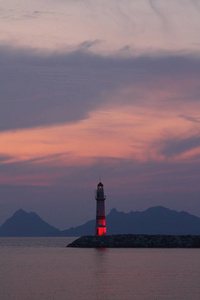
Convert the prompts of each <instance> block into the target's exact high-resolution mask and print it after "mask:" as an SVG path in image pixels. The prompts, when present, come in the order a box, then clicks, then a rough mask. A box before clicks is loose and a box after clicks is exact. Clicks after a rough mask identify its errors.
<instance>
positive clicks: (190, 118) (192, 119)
mask: <svg viewBox="0 0 200 300" xmlns="http://www.w3.org/2000/svg"><path fill="white" fill-rule="evenodd" d="M179 117H180V118H183V119H185V120H187V121H189V122H192V123H198V124H200V118H194V117H190V116H186V115H183V114H181V115H179Z"/></svg>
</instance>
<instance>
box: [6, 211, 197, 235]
mask: <svg viewBox="0 0 200 300" xmlns="http://www.w3.org/2000/svg"><path fill="white" fill-rule="evenodd" d="M106 226H107V234H108V235H109V234H129V233H130V234H162V235H200V218H198V217H195V216H193V215H191V214H189V213H187V212H184V211H182V212H177V211H175V210H170V209H168V208H165V207H162V206H156V207H151V208H149V209H147V210H145V211H142V212H139V211H135V212H133V211H131V212H130V213H124V212H118V211H117V210H116V209H115V208H113V209H112V210H111V211H110V213H109V214H108V215H107V216H106ZM94 232H95V220H91V221H88V222H86V223H85V224H83V225H81V226H77V227H72V228H70V229H68V230H63V231H60V230H59V229H57V228H55V227H53V226H51V225H49V224H48V223H46V222H45V221H43V220H42V219H41V218H40V217H39V216H38V215H37V214H36V213H33V212H30V213H27V212H25V211H24V210H22V209H20V210H18V211H17V212H16V213H15V214H14V215H13V216H12V217H11V218H9V219H8V220H7V221H6V222H5V223H4V224H3V225H2V226H1V227H0V236H10V237H11V236H35V237H36V236H82V235H94Z"/></svg>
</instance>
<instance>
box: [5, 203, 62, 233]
mask: <svg viewBox="0 0 200 300" xmlns="http://www.w3.org/2000/svg"><path fill="white" fill-rule="evenodd" d="M59 235H60V230H59V229H57V228H55V227H53V226H51V225H49V224H48V223H46V222H45V221H43V220H42V219H41V218H40V217H39V216H38V215H37V214H36V213H34V212H30V213H27V212H25V211H24V210H23V209H19V210H18V211H17V212H16V213H15V214H14V215H13V216H12V217H11V218H9V219H8V220H7V221H5V223H3V225H2V226H1V227H0V236H4V237H5V236H7V237H14V236H18V237H19V236H29V237H31V236H35V237H36V236H59Z"/></svg>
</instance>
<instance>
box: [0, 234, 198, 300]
mask: <svg viewBox="0 0 200 300" xmlns="http://www.w3.org/2000/svg"><path fill="white" fill-rule="evenodd" d="M72 240H73V238H0V280H1V284H0V300H28V299H30V300H46V299H48V300H66V299H83V300H96V299H99V300H100V299H101V300H103V299H111V300H112V299H113V300H114V299H119V300H123V299H130V300H131V299H145V300H162V299H168V300H176V299H180V300H184V299H188V300H189V299H190V300H197V299H198V300H199V299H200V249H76V248H66V247H65V246H66V245H67V244H68V243H69V242H71V241H72Z"/></svg>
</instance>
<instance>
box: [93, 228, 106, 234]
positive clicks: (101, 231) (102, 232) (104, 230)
mask: <svg viewBox="0 0 200 300" xmlns="http://www.w3.org/2000/svg"><path fill="white" fill-rule="evenodd" d="M95 235H106V227H96V229H95Z"/></svg>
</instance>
